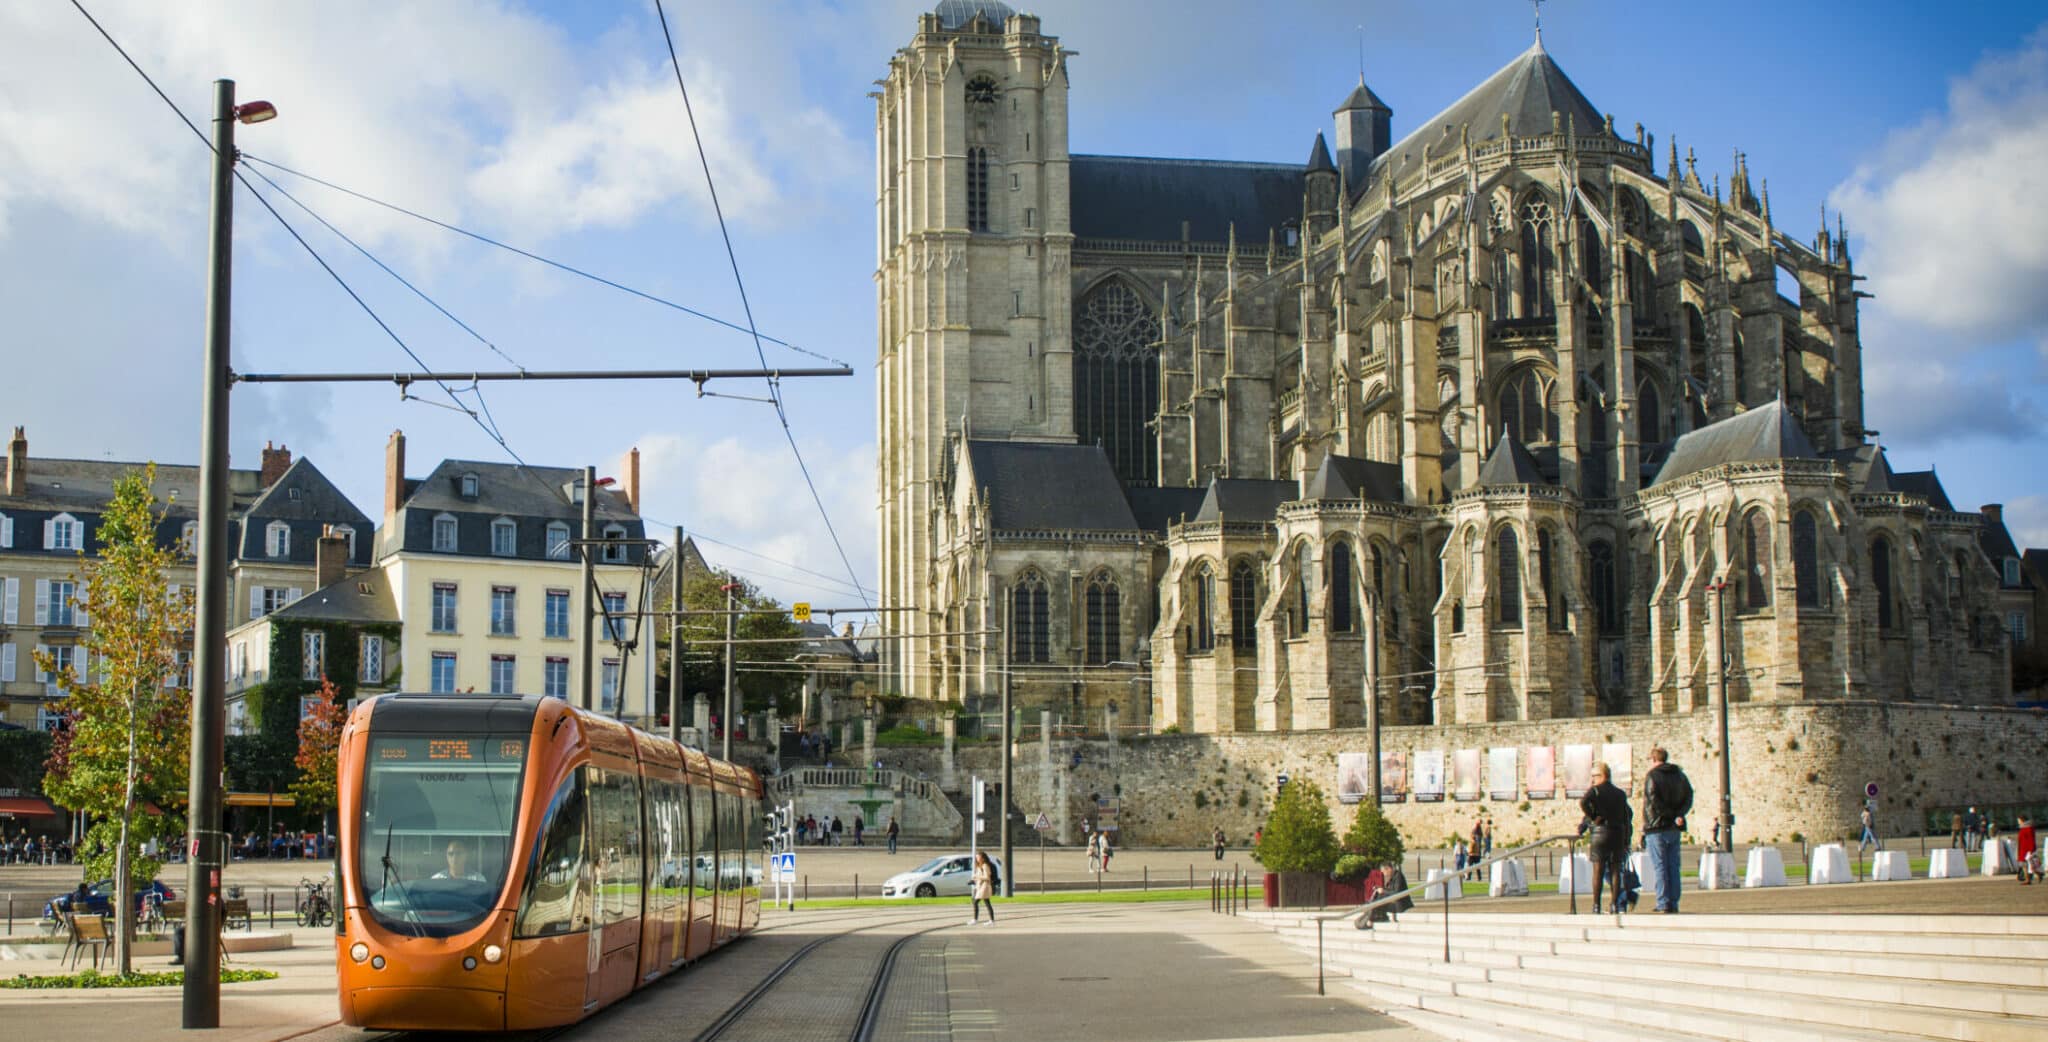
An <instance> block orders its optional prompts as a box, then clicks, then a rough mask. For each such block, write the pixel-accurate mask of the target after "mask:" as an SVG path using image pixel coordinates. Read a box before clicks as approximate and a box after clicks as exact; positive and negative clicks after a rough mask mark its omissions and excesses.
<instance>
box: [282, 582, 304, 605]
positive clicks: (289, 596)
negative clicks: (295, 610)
mask: <svg viewBox="0 0 2048 1042" xmlns="http://www.w3.org/2000/svg"><path fill="white" fill-rule="evenodd" d="M303 596H305V594H304V593H303V592H301V591H300V590H299V588H298V587H296V586H294V587H292V588H291V589H288V590H286V591H284V602H285V603H286V604H290V603H292V602H293V601H296V600H298V599H299V598H300V597H303Z"/></svg>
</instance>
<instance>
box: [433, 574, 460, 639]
mask: <svg viewBox="0 0 2048 1042" xmlns="http://www.w3.org/2000/svg"><path fill="white" fill-rule="evenodd" d="M428 621H429V623H430V625H429V630H430V632H433V633H453V632H455V584H454V583H435V584H434V600H433V618H431V619H430V620H428Z"/></svg>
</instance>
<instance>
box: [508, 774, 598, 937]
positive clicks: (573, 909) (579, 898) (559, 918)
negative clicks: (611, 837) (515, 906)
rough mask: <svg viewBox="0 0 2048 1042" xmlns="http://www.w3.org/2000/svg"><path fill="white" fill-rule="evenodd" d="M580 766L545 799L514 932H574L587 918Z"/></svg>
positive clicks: (528, 934) (523, 934) (536, 934)
mask: <svg viewBox="0 0 2048 1042" xmlns="http://www.w3.org/2000/svg"><path fill="white" fill-rule="evenodd" d="M587 806H588V804H587V803H586V800H585V796H584V788H583V771H582V770H581V769H578V770H577V771H575V772H574V773H572V774H570V775H569V777H568V778H566V779H564V780H563V782H562V787H561V788H559V789H556V790H555V796H554V799H552V800H550V801H548V814H547V824H546V825H545V826H543V827H542V830H541V841H540V842H539V843H538V844H536V849H537V851H538V853H536V854H535V856H534V860H533V863H532V864H531V865H529V866H528V867H527V872H526V893H525V894H523V895H521V897H520V901H519V919H518V922H517V923H516V924H514V927H513V931H512V935H513V936H514V937H547V936H551V935H553V934H561V933H574V932H576V931H579V930H582V929H584V928H585V927H587V926H588V925H589V924H590V889H589V887H588V886H587V885H586V880H585V879H584V873H585V869H586V867H587V866H586V865H585V862H584V857H583V825H584V818H585V817H586V814H585V810H586V808H587Z"/></svg>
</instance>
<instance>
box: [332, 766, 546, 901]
mask: <svg viewBox="0 0 2048 1042" xmlns="http://www.w3.org/2000/svg"><path fill="white" fill-rule="evenodd" d="M525 753H526V741H525V737H524V736H523V735H521V736H518V737H513V736H509V735H483V734H474V735H437V736H426V735H373V736H372V738H371V741H370V747H369V751H368V763H367V765H366V767H365V770H364V774H363V790H362V792H363V795H362V820H361V829H360V831H359V833H358V837H359V838H358V842H357V848H358V850H359V851H360V852H361V858H360V861H359V862H358V864H357V866H356V878H357V879H358V880H359V881H360V885H361V886H362V888H363V891H364V895H365V897H366V898H367V903H368V905H369V909H370V912H371V914H372V915H373V916H374V917H375V918H377V919H378V920H379V921H382V922H384V923H386V924H388V925H391V926H393V927H394V928H397V929H402V930H406V931H409V932H413V933H416V934H418V935H421V936H446V935H448V934H450V933H453V932H456V931H458V930H462V929H467V928H468V927H470V926H473V925H475V924H476V923H477V922H479V921H480V920H481V919H482V918H483V917H484V916H486V915H488V914H489V913H490V911H491V909H492V908H493V907H494V906H495V904H496V898H497V896H498V894H499V893H500V892H501V891H502V890H503V889H504V886H505V877H506V874H507V873H506V866H507V861H508V859H509V857H510V855H511V840H512V832H513V827H514V823H515V822H516V821H517V820H518V814H519V787H520V786H519V778H520V774H521V771H522V769H523V767H524V766H525V761H526V755H525Z"/></svg>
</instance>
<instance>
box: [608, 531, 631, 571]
mask: <svg viewBox="0 0 2048 1042" xmlns="http://www.w3.org/2000/svg"><path fill="white" fill-rule="evenodd" d="M625 538H626V526H625V525H606V526H604V560H605V563H606V564H624V563H626V545H625V543H624V542H623V541H622V540H624V539H625Z"/></svg>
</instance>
